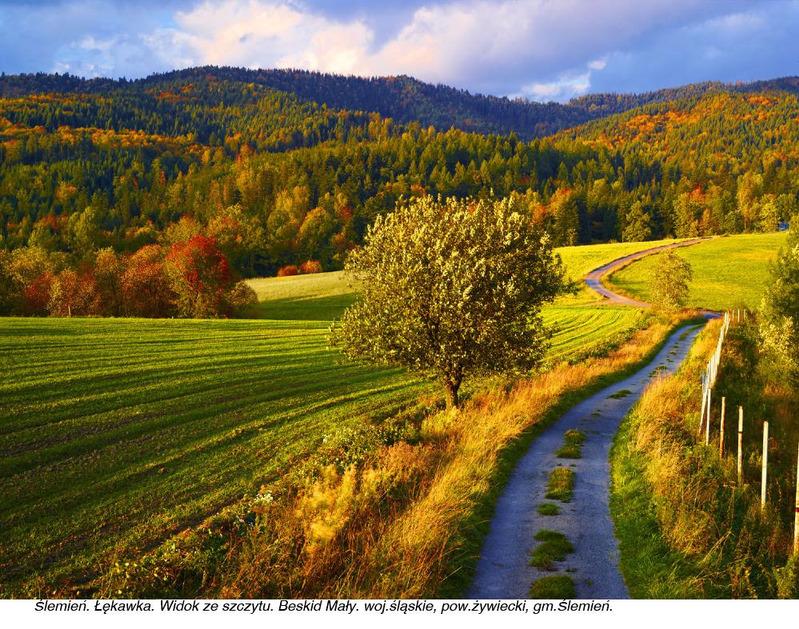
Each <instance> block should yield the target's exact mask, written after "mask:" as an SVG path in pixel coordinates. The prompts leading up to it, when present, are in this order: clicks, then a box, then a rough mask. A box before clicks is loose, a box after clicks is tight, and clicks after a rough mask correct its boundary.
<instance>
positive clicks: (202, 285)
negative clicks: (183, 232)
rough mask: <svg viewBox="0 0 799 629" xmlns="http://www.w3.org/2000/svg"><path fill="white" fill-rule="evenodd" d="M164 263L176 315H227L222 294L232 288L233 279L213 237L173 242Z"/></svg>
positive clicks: (200, 236) (198, 236) (224, 295)
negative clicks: (175, 304) (173, 297)
mask: <svg viewBox="0 0 799 629" xmlns="http://www.w3.org/2000/svg"><path fill="white" fill-rule="evenodd" d="M166 264H167V267H166V268H167V274H168V276H169V279H170V283H171V286H172V290H174V291H175V294H176V295H177V307H178V314H180V315H181V316H184V317H214V316H219V315H222V314H226V313H227V300H226V294H227V292H228V290H229V289H230V288H231V286H232V285H233V276H232V274H231V271H230V265H229V264H228V261H227V258H226V257H225V255H224V254H223V253H222V252H221V251H220V249H219V246H218V245H217V241H216V239H215V238H210V237H208V236H202V235H197V236H193V237H192V238H190V239H189V240H187V241H186V242H181V243H175V244H174V245H172V247H171V249H170V250H169V253H168V254H167V257H166Z"/></svg>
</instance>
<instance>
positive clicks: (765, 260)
mask: <svg viewBox="0 0 799 629" xmlns="http://www.w3.org/2000/svg"><path fill="white" fill-rule="evenodd" d="M786 238H787V234H786V232H779V233H770V234H740V235H736V236H725V237H720V238H713V239H711V240H706V241H703V242H700V243H698V244H695V245H692V246H690V247H685V248H683V249H679V250H678V255H679V256H680V257H682V258H684V259H685V260H687V261H688V262H689V263H690V264H691V266H692V267H693V273H694V279H693V281H692V282H691V285H690V295H689V297H688V305H689V306H690V307H694V308H710V309H713V310H724V309H731V308H739V307H746V308H749V309H752V310H753V309H756V308H757V307H758V306H759V305H760V300H761V298H762V296H763V288H764V287H765V286H766V285H767V284H768V281H769V273H768V267H769V263H770V262H771V261H772V260H774V259H776V257H777V252H778V251H779V249H780V247H782V246H784V244H785V242H786ZM659 257H660V256H659V254H654V255H652V256H647V257H645V258H642V259H641V260H638V261H637V262H634V263H632V264H630V265H628V266H626V267H624V268H623V269H621V270H619V271H617V272H616V273H613V274H612V275H611V276H610V277H609V278H607V279H606V283H607V284H608V285H609V286H612V287H613V288H614V289H618V290H619V292H622V293H625V294H628V295H631V296H633V297H635V298H637V299H643V300H644V301H649V299H650V276H651V274H652V272H653V270H654V269H655V268H656V267H657V264H658V260H659Z"/></svg>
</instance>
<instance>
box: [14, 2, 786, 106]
mask: <svg viewBox="0 0 799 629" xmlns="http://www.w3.org/2000/svg"><path fill="white" fill-rule="evenodd" d="M143 1H145V2H146V3H147V4H146V7H145V8H144V9H142V8H141V5H140V4H137V3H124V2H117V3H111V2H110V1H109V0H58V1H54V2H53V3H48V4H35V3H32V4H29V5H25V6H24V8H23V7H22V5H19V6H17V7H15V8H13V7H12V8H11V9H9V8H6V7H4V6H3V5H2V4H0V59H6V63H5V64H4V65H6V66H7V67H3V68H2V69H4V70H6V71H13V70H14V69H20V68H19V64H18V66H17V68H11V67H9V66H10V65H11V62H10V61H8V60H11V59H13V58H16V57H20V56H22V55H27V57H25V62H24V64H23V65H22V66H21V69H24V70H31V69H48V67H46V66H44V67H43V66H42V63H43V61H42V60H43V59H48V58H49V59H51V60H52V61H50V62H49V64H50V68H52V69H57V70H59V71H64V70H68V71H70V72H74V73H77V74H83V75H88V76H96V75H101V74H104V75H111V76H118V75H122V74H124V75H127V76H142V75H145V74H148V73H151V72H154V71H163V70H168V69H173V68H182V67H188V66H192V65H202V64H218V65H237V66H245V67H300V68H307V69H311V70H320V71H327V72H337V73H347V74H349V73H352V74H360V75H366V76H369V75H389V74H409V75H412V76H415V77H417V78H420V79H422V80H426V81H430V82H442V83H447V84H450V85H455V86H458V87H463V88H467V89H470V90H472V91H481V92H486V93H492V94H516V95H526V96H527V97H531V98H535V99H550V98H552V99H558V100H564V99H568V98H569V97H571V96H574V95H579V94H582V93H585V92H586V91H589V90H595V89H597V88H599V89H606V90H607V89H619V87H618V86H622V87H623V88H624V89H629V87H628V86H630V85H633V86H635V87H636V88H637V87H638V86H639V85H646V86H648V82H652V81H658V82H659V84H660V85H662V84H664V82H665V83H667V84H668V83H671V84H673V83H674V81H675V80H677V79H675V78H674V77H681V76H685V75H686V73H687V72H688V71H689V70H690V69H691V68H696V73H697V74H698V73H701V72H703V71H707V69H713V68H724V69H725V72H727V74H729V73H732V72H733V69H732V68H733V64H732V62H731V61H730V60H734V59H737V60H739V63H738V65H737V68H738V69H740V68H742V67H745V68H750V69H751V70H752V71H754V70H755V69H756V68H755V65H756V64H755V62H754V61H752V60H753V59H755V60H756V59H759V58H763V59H768V60H769V63H772V62H775V63H776V61H775V58H776V57H775V55H776V53H773V54H769V53H768V50H769V49H770V48H774V49H777V48H778V47H777V46H776V45H774V46H772V45H771V44H772V39H774V37H775V35H774V33H777V34H778V35H779V33H780V32H781V30H780V29H782V31H785V33H783V34H782V35H781V37H782V40H781V41H783V42H789V43H790V45H789V48H788V50H787V51H783V53H782V54H781V57H782V58H783V59H786V60H788V59H793V58H795V54H789V53H790V52H791V51H795V50H796V42H797V41H799V20H797V19H786V20H784V21H783V22H781V23H776V24H775V22H774V17H773V15H772V14H774V15H777V14H779V13H780V11H782V12H783V13H786V12H787V13H788V14H790V16H793V17H794V18H795V16H796V11H795V10H794V9H795V8H796V6H797V3H796V2H795V1H790V0H784V1H782V2H776V3H761V4H755V5H752V4H750V3H743V0H729V1H727V2H707V1H706V0H647V1H646V2H641V1H640V0H557V1H554V0H495V1H488V0H427V2H426V4H420V2H423V1H424V0H414V6H416V7H417V8H415V9H413V8H408V9H407V10H403V11H401V12H399V11H398V10H397V8H396V7H397V6H398V2H399V0H384V1H385V2H387V3H388V4H389V5H392V6H387V7H384V6H383V5H382V4H378V3H374V4H371V5H368V6H367V5H366V4H365V3H363V2H361V0H358V2H355V0H352V1H353V2H354V3H355V4H358V5H359V7H361V8H358V9H357V10H345V9H344V8H342V9H340V10H339V9H338V8H337V7H339V6H340V5H339V4H336V5H331V4H330V3H327V6H325V7H323V8H322V7H321V5H322V0H222V1H213V2H212V1H210V0H175V1H174V2H171V0H163V1H162V2H161V3H158V2H155V0H143ZM176 3H177V4H176ZM344 4H348V3H347V2H345V3H344ZM394 5H396V6H394ZM741 7H743V8H741ZM786 7H788V9H790V8H791V7H793V9H791V11H793V12H791V11H788V9H786ZM392 11H394V13H391V12H392ZM384 13H385V15H388V14H389V13H390V14H391V15H396V20H395V21H394V22H395V23H394V25H393V26H392V28H391V29H386V28H385V19H384V18H385V15H384ZM770 33H771V34H770ZM32 34H35V35H36V37H34V36H32ZM37 37H38V39H37ZM775 41H776V40H775ZM758 46H759V47H760V49H758V48H757V47H758ZM742 50H746V51H747V55H748V56H747V57H744V55H743V53H742V52H741V51H742ZM764 51H765V52H764ZM45 63H47V62H45ZM725 63H726V64H727V65H724V64H725ZM785 63H787V61H785ZM735 71H740V70H735ZM768 74H769V73H768V72H766V75H768ZM771 74H773V73H771ZM705 78H723V79H725V80H727V79H728V76H727V75H722V76H716V77H714V76H707V77H705ZM691 80H696V79H695V78H694V76H693V75H691ZM677 82H678V83H679V82H686V81H685V80H683V81H680V80H677Z"/></svg>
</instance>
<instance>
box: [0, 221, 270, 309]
mask: <svg viewBox="0 0 799 629" xmlns="http://www.w3.org/2000/svg"><path fill="white" fill-rule="evenodd" d="M255 301H257V297H256V295H255V293H254V291H253V290H252V289H251V288H250V287H249V286H247V285H246V284H245V283H244V282H238V283H236V281H235V276H234V274H233V272H232V271H231V268H230V265H229V263H228V260H227V257H226V256H225V255H224V253H223V252H222V251H221V250H220V248H219V246H218V245H217V241H216V239H215V238H212V237H209V236H204V235H200V234H197V235H193V236H191V237H190V238H188V240H185V241H181V242H175V243H173V244H172V245H171V246H169V247H165V246H162V245H158V244H150V245H145V246H143V247H141V248H140V249H138V250H137V251H135V252H134V253H132V254H129V255H119V254H117V253H116V252H114V251H113V249H110V248H106V249H101V250H100V251H98V252H97V253H96V254H94V255H93V256H92V257H91V258H87V259H86V260H84V261H83V262H81V263H80V264H79V265H78V266H77V267H71V266H69V265H68V264H67V262H66V259H65V258H63V256H59V255H57V254H53V253H49V252H47V251H46V250H44V249H41V248H35V247H26V248H23V249H17V250H15V251H13V252H11V253H4V254H3V255H0V313H3V314H12V315H24V316H46V315H52V316H58V317H70V316H112V317H119V316H127V317H174V316H178V317H200V318H205V317H220V316H222V317H224V316H231V315H233V314H234V313H235V312H236V311H237V310H239V309H242V308H246V307H247V306H249V305H251V304H252V303H254V302H255Z"/></svg>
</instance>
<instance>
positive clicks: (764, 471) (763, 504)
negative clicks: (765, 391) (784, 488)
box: [760, 421, 768, 509]
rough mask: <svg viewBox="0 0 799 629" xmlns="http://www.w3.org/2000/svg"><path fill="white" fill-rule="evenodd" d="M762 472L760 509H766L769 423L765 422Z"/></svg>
mask: <svg viewBox="0 0 799 629" xmlns="http://www.w3.org/2000/svg"><path fill="white" fill-rule="evenodd" d="M761 458H762V462H763V465H762V470H761V472H760V507H761V508H763V509H765V507H766V482H767V481H768V422H765V421H764V422H763V456H762V457H761Z"/></svg>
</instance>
